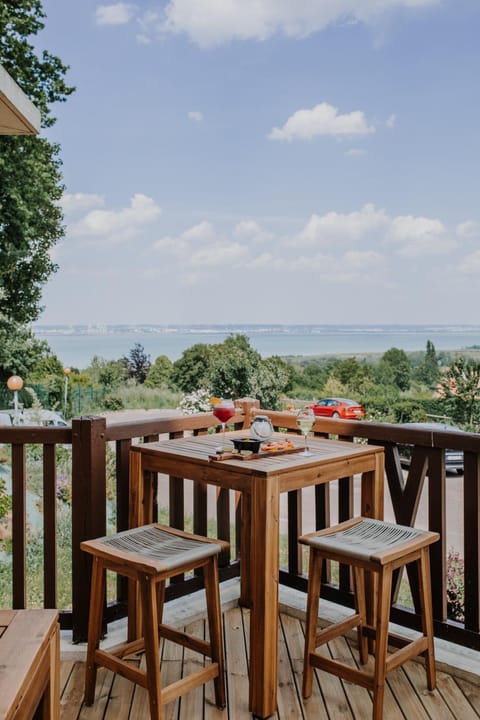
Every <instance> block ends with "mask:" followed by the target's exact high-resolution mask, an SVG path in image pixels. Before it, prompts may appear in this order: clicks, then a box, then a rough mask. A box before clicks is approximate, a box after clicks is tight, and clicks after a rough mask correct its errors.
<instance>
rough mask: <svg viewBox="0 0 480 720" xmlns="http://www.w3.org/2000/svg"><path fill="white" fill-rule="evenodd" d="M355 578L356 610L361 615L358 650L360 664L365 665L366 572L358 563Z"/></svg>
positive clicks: (366, 658) (366, 653)
mask: <svg viewBox="0 0 480 720" xmlns="http://www.w3.org/2000/svg"><path fill="white" fill-rule="evenodd" d="M353 579H354V583H355V610H356V611H357V613H358V614H359V615H360V623H359V625H358V628H357V636H358V652H359V654H360V664H361V665H365V664H366V663H367V662H368V639H367V637H366V635H364V634H363V628H364V626H365V625H366V622H367V603H366V599H365V572H364V570H363V569H362V568H360V567H357V566H356V565H355V566H354V567H353Z"/></svg>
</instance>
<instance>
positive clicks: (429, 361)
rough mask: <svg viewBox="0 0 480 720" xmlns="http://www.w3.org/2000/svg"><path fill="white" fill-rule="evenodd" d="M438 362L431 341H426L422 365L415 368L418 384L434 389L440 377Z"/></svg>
mask: <svg viewBox="0 0 480 720" xmlns="http://www.w3.org/2000/svg"><path fill="white" fill-rule="evenodd" d="M438 365H439V361H438V357H437V352H436V350H435V345H434V344H433V342H431V340H427V346H426V349H425V357H424V359H423V362H422V364H421V365H420V366H419V367H418V368H417V371H416V376H417V378H418V379H419V380H420V382H423V383H425V385H427V386H428V387H434V386H435V385H436V384H437V382H438V379H439V377H440V369H439V366H438Z"/></svg>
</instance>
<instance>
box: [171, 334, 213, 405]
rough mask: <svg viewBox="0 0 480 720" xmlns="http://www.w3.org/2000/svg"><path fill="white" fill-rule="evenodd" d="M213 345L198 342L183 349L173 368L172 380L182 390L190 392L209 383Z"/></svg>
mask: <svg viewBox="0 0 480 720" xmlns="http://www.w3.org/2000/svg"><path fill="white" fill-rule="evenodd" d="M210 348H211V346H210V345H206V344H205V343H196V344H195V345H192V347H190V348H187V349H186V350H184V351H183V353H182V355H181V357H180V358H179V359H178V360H175V362H174V363H173V370H172V382H173V384H174V385H175V386H176V387H177V388H178V389H179V390H181V391H182V392H184V393H190V392H193V391H194V390H197V389H198V388H201V387H205V386H206V384H207V374H208V368H209V365H210V353H211V349H210Z"/></svg>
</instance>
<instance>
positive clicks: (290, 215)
mask: <svg viewBox="0 0 480 720" xmlns="http://www.w3.org/2000/svg"><path fill="white" fill-rule="evenodd" d="M43 6H44V10H45V12H46V13H47V19H46V27H45V30H44V31H43V32H42V33H41V34H40V35H39V37H38V39H37V42H38V47H39V48H43V47H45V48H47V49H48V50H49V51H51V52H53V53H56V54H58V55H59V56H60V57H61V58H62V60H63V61H64V62H65V63H66V64H68V65H70V71H69V74H68V80H69V82H70V83H71V84H74V85H76V87H77V91H76V93H75V94H74V95H73V96H71V97H70V98H69V100H68V101H67V102H66V103H64V104H61V105H57V106H56V107H55V108H54V114H55V115H56V116H57V118H58V121H57V123H56V125H55V126H54V127H53V128H51V129H50V130H48V137H49V138H50V139H51V140H54V141H56V142H59V143H60V145H61V148H62V151H61V156H62V159H63V171H64V179H65V185H66V192H65V196H64V199H63V208H64V213H65V226H66V235H65V237H64V239H63V240H62V242H61V243H60V244H59V245H58V246H57V248H55V251H54V256H55V260H56V262H57V263H58V265H59V270H58V272H57V274H56V275H55V276H54V277H53V278H52V279H51V280H50V281H49V282H48V284H47V285H46V287H45V291H44V297H43V303H44V305H45V311H44V313H43V314H42V316H41V318H40V320H39V322H40V323H42V324H46V323H92V324H93V323H160V324H163V323H174V324H175V323H184V324H189V323H202V322H204V323H226V322H236V323H240V322H243V323H253V322H258V323H267V322H272V323H273V322H278V323H301V322H304V323H359V324H360V323H361V324H365V323H394V324H396V323H455V324H463V323H477V322H479V320H478V312H477V308H478V305H479V299H480V297H479V276H480V203H479V188H480V182H479V180H480V163H479V157H480V152H479V151H480V102H479V90H478V77H479V75H480V43H479V42H478V37H479V32H480V3H479V2H478V0H223V1H222V2H218V0H170V2H167V1H166V0H164V1H163V2H153V1H150V0H145V1H144V2H140V1H139V2H137V3H133V2H132V3H123V2H120V3H113V4H102V3H98V2H92V1H91V0H82V2H78V0H43Z"/></svg>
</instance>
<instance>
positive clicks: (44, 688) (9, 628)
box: [0, 610, 60, 720]
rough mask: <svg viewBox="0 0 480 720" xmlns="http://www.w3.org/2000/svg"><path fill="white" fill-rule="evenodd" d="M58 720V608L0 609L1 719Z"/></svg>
mask: <svg viewBox="0 0 480 720" xmlns="http://www.w3.org/2000/svg"><path fill="white" fill-rule="evenodd" d="M33 717H35V718H41V719H42V720H59V718H60V629H59V624H58V612H57V611H56V610H0V718H1V720H30V719H31V718H33Z"/></svg>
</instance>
